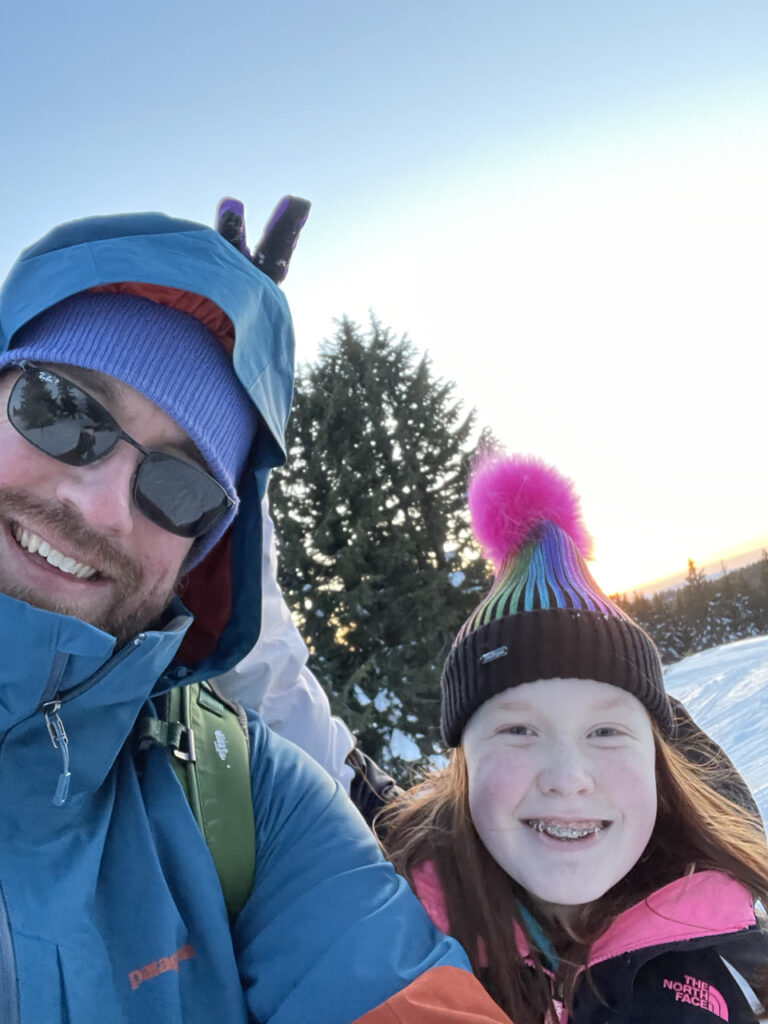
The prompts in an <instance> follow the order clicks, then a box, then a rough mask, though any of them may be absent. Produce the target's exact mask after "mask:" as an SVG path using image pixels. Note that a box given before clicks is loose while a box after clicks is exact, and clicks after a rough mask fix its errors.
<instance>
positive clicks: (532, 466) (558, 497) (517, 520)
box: [469, 454, 592, 571]
mask: <svg viewBox="0 0 768 1024" xmlns="http://www.w3.org/2000/svg"><path fill="white" fill-rule="evenodd" d="M469 510H470V512H471V513H472V528H473V530H474V532H475V537H477V539H478V541H479V543H480V544H481V545H482V547H483V550H484V552H485V554H486V556H487V557H489V558H490V559H491V560H492V562H493V564H494V566H495V568H496V570H497V571H498V569H499V568H500V566H501V564H502V562H503V561H504V559H505V558H506V557H507V556H508V555H510V554H516V553H517V552H518V551H520V550H521V549H522V548H523V547H524V546H525V544H526V541H527V540H528V539H529V537H530V535H531V531H532V530H533V529H534V528H535V527H536V526H538V524H539V523H542V522H550V523H554V524H555V525H556V526H559V527H560V528H561V529H562V530H564V531H565V532H566V533H567V534H568V535H569V536H570V538H571V540H572V541H573V542H574V544H575V545H576V547H577V548H578V549H579V551H580V552H581V554H582V555H583V556H584V558H589V557H590V555H591V552H592V538H591V537H590V535H589V533H588V532H587V528H586V527H585V526H584V523H583V521H582V518H581V505H580V502H579V496H578V494H577V493H576V490H575V488H574V485H573V482H572V481H571V480H569V479H568V478H567V477H565V476H563V474H562V473H560V472H559V471H558V470H557V469H555V467H554V466H549V465H547V463H546V462H544V461H543V460H542V459H537V458H535V457H534V456H532V455H510V456H499V455H495V454H494V455H488V456H485V457H484V458H482V459H481V461H480V462H479V463H478V464H477V466H476V467H475V469H474V472H473V473H472V479H471V480H470V484H469Z"/></svg>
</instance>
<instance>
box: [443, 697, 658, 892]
mask: <svg viewBox="0 0 768 1024" xmlns="http://www.w3.org/2000/svg"><path fill="white" fill-rule="evenodd" d="M462 745H463V747H464V753H465V755H466V761H467V772H468V776H469V805H470V813H471V815H472V820H473V822H474V825H475V828H476V829H477V832H478V834H479V836H480V838H481V840H482V841H483V843H484V844H485V846H486V847H487V849H488V851H489V852H490V854H491V856H492V857H493V858H494V859H495V860H496V861H497V863H498V864H499V865H500V866H501V867H502V868H503V869H504V870H505V871H506V872H507V873H508V874H509V875H510V876H511V877H512V878H514V879H515V880H516V881H517V882H518V883H519V884H520V885H522V886H523V888H525V889H527V890H528V892H529V893H530V894H531V896H532V897H533V898H534V899H535V901H537V902H539V903H543V904H548V905H551V904H554V905H557V906H570V907H573V906H578V905H581V904H584V903H589V902H591V901H592V900H595V899H597V898H598V897H600V896H602V895H603V893H605V892H607V891H608V889H610V888H611V887H612V886H613V885H615V884H616V882H618V881H619V880H620V879H621V878H623V877H624V875H626V874H627V872H628V871H629V870H630V869H631V868H632V867H633V866H634V864H635V863H636V862H637V860H638V859H639V858H640V856H641V854H642V852H643V850H644V849H645V846H646V844H647V842H648V840H649V838H650V836H651V833H652V831H653V826H654V823H655V820H656V775H655V747H654V740H653V732H652V729H651V722H650V718H649V717H648V714H647V712H646V711H645V708H644V707H643V705H642V704H641V703H640V702H639V701H638V700H637V698H636V697H634V696H633V695H632V694H630V693H628V692H627V691H625V690H621V689H619V688H618V687H615V686H611V685H610V684H608V683H598V682H595V681H593V680H585V679H548V680H539V681H538V682H535V683H525V684H523V685H521V686H516V687H513V688H510V689H508V690H505V691H504V692H503V693H500V694H497V695H496V696H495V697H492V698H491V699H490V700H487V701H486V702H485V703H484V704H483V705H482V706H481V707H480V708H479V709H478V710H477V711H476V712H475V714H474V715H473V716H472V718H471V719H470V720H469V723H468V724H467V727H466V729H465V730H464V735H463V738H462Z"/></svg>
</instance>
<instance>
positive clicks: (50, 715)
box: [0, 633, 146, 1021]
mask: <svg viewBox="0 0 768 1024" xmlns="http://www.w3.org/2000/svg"><path fill="white" fill-rule="evenodd" d="M145 637H146V634H144V633H139V634H138V635H137V636H135V637H134V639H133V640H132V641H131V642H130V644H126V645H125V647H124V648H123V649H122V650H121V651H118V653H117V654H116V655H115V656H114V657H112V658H110V659H109V661H108V662H107V663H106V664H105V665H102V666H101V668H100V669H99V670H98V671H97V672H94V673H93V675H92V676H89V677H88V679H84V680H83V682H82V683H80V684H79V686H73V687H72V689H71V690H69V691H68V692H67V693H66V694H64V695H61V694H57V695H56V696H55V697H54V698H53V700H48V701H46V702H45V703H44V704H41V705H40V709H39V710H40V711H41V712H42V713H43V715H44V717H45V725H46V728H47V730H48V735H49V736H50V738H51V743H52V744H53V747H54V750H58V752H59V754H60V755H61V771H60V772H59V777H58V779H57V781H56V791H55V792H54V794H53V805H54V807H63V806H64V804H65V803H66V802H67V797H68V796H69V783H70V781H71V779H72V772H71V771H70V770H69V740H68V739H67V731H66V729H65V728H64V723H63V722H62V720H61V717H60V715H59V711H60V710H61V707H62V705H63V704H66V703H68V702H69V701H71V700H74V699H75V697H79V696H80V695H81V694H83V693H87V692H88V690H90V689H91V688H92V687H94V686H95V685H96V684H97V683H98V682H99V681H100V680H101V679H103V678H104V676H105V675H107V673H108V672H111V671H112V669H114V668H115V667H116V666H117V665H119V664H120V662H121V661H122V660H123V659H124V658H126V657H127V656H128V655H129V654H130V652H131V651H132V650H134V649H135V648H136V647H138V646H139V644H141V643H142V642H143V641H144V639H145ZM61 674H63V667H62V673H61ZM60 677H61V675H60V676H59V678H60ZM3 1020H4V1018H3V1017H0V1021H3Z"/></svg>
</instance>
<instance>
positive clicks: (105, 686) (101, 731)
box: [0, 594, 191, 800]
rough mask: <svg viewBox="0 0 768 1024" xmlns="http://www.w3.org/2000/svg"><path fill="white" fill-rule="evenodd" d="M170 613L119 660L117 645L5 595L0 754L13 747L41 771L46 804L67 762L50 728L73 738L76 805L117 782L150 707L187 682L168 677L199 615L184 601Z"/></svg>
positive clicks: (0, 610) (0, 629)
mask: <svg viewBox="0 0 768 1024" xmlns="http://www.w3.org/2000/svg"><path fill="white" fill-rule="evenodd" d="M169 612H170V616H169V621H168V622H167V624H166V625H165V627H164V628H163V629H158V630H148V631H146V632H144V633H140V634H138V635H137V636H136V637H135V638H134V640H133V641H131V642H130V643H128V644H126V646H125V647H123V648H122V649H121V650H120V651H117V652H116V651H115V649H114V648H115V640H114V637H112V636H110V635H109V634H107V633H104V632H102V631H101V630H99V629H96V628H95V627H93V626H90V625H88V624H87V623H85V622H81V621H80V620H79V619H75V618H73V617H71V616H67V615H58V614H56V613H54V612H48V611H43V610H42V609H40V608H35V607H33V606H31V605H29V604H26V603H25V602H23V601H18V600H16V599H14V598H10V597H7V596H6V595H4V594H0V648H1V649H2V650H3V657H2V659H0V737H1V738H2V748H0V749H2V752H3V754H6V753H7V752H8V748H9V739H10V745H11V746H12V747H13V749H14V750H15V752H16V756H19V757H23V758H24V760H25V762H26V761H27V760H28V768H29V771H30V772H31V773H33V774H35V773H37V772H40V788H41V790H44V795H45V797H46V799H47V800H50V799H51V798H52V796H53V793H54V791H55V789H56V783H57V777H58V774H59V773H60V772H61V771H63V769H64V767H65V764H64V760H65V758H64V753H63V751H62V744H61V743H60V744H59V745H58V746H57V750H58V756H56V755H54V756H51V753H50V752H51V746H50V740H49V737H48V728H47V725H48V722H50V721H51V720H52V719H53V718H54V716H56V715H57V716H58V718H59V720H60V722H61V724H62V726H63V728H64V730H65V731H66V740H65V744H66V753H67V755H68V756H69V758H70V764H69V770H70V771H71V784H70V791H69V792H70V796H71V795H74V794H76V793H79V792H84V791H92V790H94V789H96V788H97V787H98V786H99V785H100V784H101V783H102V782H103V780H104V778H105V777H106V775H107V774H108V772H109V769H110V767H111V766H112V764H113V763H114V761H115V758H116V757H117V755H118V752H119V750H120V748H121V747H122V746H123V744H124V743H125V741H126V740H127V738H128V736H129V735H130V733H131V729H132V728H133V724H134V722H135V720H136V718H137V716H138V713H139V711H140V710H141V707H142V705H143V704H144V703H145V702H146V701H147V699H148V698H149V697H150V696H151V695H152V694H157V693H161V692H163V691H164V690H167V689H169V688H170V687H171V686H173V685H175V684H176V683H178V682H181V681H182V679H181V677H180V676H179V672H182V671H183V670H181V669H178V668H172V669H171V670H170V671H167V669H168V666H169V665H170V663H171V661H172V659H173V657H174V655H175V653H176V651H177V650H178V647H179V645H180V644H181V641H182V639H183V637H184V634H185V633H186V631H187V629H188V628H189V624H190V622H191V616H190V615H189V613H188V612H187V611H186V609H184V607H183V605H182V604H181V602H179V601H174V603H173V604H172V605H171V608H170V609H169ZM177 676H178V678H176V677H177ZM46 712H47V717H46ZM8 734H11V736H10V737H9V735H8ZM17 743H18V746H17ZM39 743H42V744H43V747H44V749H45V750H46V751H47V753H46V754H45V757H44V758H43V757H41V753H40V751H41V748H40V747H39V746H38V744H39Z"/></svg>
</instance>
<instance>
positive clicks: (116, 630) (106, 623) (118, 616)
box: [0, 488, 178, 647]
mask: <svg viewBox="0 0 768 1024" xmlns="http://www.w3.org/2000/svg"><path fill="white" fill-rule="evenodd" d="M0 511H1V512H2V516H3V518H4V519H6V520H16V519H18V520H20V521H23V520H25V519H27V517H29V518H31V520H32V522H34V523H36V524H38V525H40V526H41V527H42V526H47V527H49V528H50V529H51V530H53V531H54V535H55V536H59V537H66V538H67V539H69V540H70V541H71V542H72V544H73V547H74V548H75V549H76V550H77V551H78V552H88V553H89V556H88V559H87V562H88V564H89V565H94V566H96V567H98V570H99V573H100V574H101V575H102V576H105V577H107V578H109V580H110V581H111V583H112V593H111V596H110V598H109V600H108V602H107V604H106V605H105V606H104V607H102V608H98V609H96V608H93V609H89V608H88V605H87V602H83V605H84V607H82V608H81V607H79V603H78V602H77V601H72V600H67V599H66V598H63V597H61V596H56V595H53V594H51V595H48V596H46V595H45V594H42V593H41V592H40V591H39V590H38V588H36V587H31V586H28V585H27V584H25V583H23V582H21V581H17V580H12V579H3V578H2V576H0V592H1V593H4V594H7V595H8V597H14V598H17V599H18V600H21V601H26V602H27V603H28V604H32V605H34V606H35V607H37V608H43V609H44V610H46V611H51V612H57V613H59V614H61V615H72V616H74V617H75V618H78V619H81V620H82V621H84V622H88V623H90V624H91V625H92V626H96V627H97V628H98V629H102V630H104V631H105V632H106V633H111V634H112V636H114V637H116V638H117V646H118V647H122V646H124V644H125V643H127V641H128V640H130V639H132V638H133V637H134V636H135V635H136V634H137V633H138V632H140V631H141V630H142V629H146V628H147V627H149V626H151V625H152V623H154V622H156V620H157V619H158V618H159V617H160V615H161V614H162V612H163V611H164V610H165V608H166V607H167V606H168V604H169V602H170V600H171V598H172V597H173V594H174V592H175V590H176V585H177V583H178V580H174V581H173V583H172V584H171V585H168V586H163V587H161V586H160V585H159V584H156V585H155V587H154V588H152V589H150V590H149V592H148V593H147V595H146V597H145V598H144V599H142V600H141V601H140V602H139V603H138V604H134V605H133V607H132V606H131V605H132V602H135V600H136V594H137V593H140V592H141V591H142V590H143V589H145V588H146V587H147V579H146V573H145V571H144V569H143V568H142V567H141V566H140V565H138V564H137V563H136V562H134V561H133V560H132V559H131V558H129V557H128V556H127V555H126V554H125V553H124V552H123V551H121V550H120V548H119V546H118V545H116V544H114V543H113V542H112V541H110V540H109V539H107V538H106V537H104V536H102V535H101V534H99V533H97V532H96V531H94V530H92V529H91V528H90V527H89V526H87V524H85V523H84V522H83V520H82V518H81V517H80V516H79V515H78V514H77V513H76V512H74V511H73V510H72V509H70V508H68V507H67V506H66V505H59V504H56V505H53V504H50V503H45V502H41V501H36V500H35V499H32V498H29V497H26V496H24V495H21V494H19V493H18V492H16V491H11V490H8V489H6V488H0ZM29 557H30V558H36V557H38V556H37V555H32V554H30V555H29ZM85 586H87V581H86V583H85Z"/></svg>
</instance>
